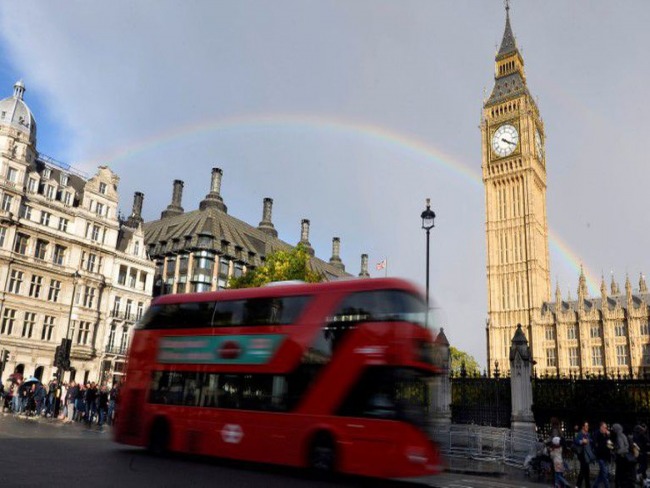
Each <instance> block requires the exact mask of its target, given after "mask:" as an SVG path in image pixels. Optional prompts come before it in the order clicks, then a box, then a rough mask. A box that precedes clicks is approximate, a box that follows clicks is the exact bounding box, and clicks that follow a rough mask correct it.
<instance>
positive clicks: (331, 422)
mask: <svg viewBox="0 0 650 488" xmlns="http://www.w3.org/2000/svg"><path fill="white" fill-rule="evenodd" d="M426 312H427V310H426V305H425V302H424V299H423V298H422V296H421V294H420V293H419V291H418V290H417V289H416V288H415V287H414V286H412V285H411V284H409V283H407V282H405V281H402V280H398V279H385V278H384V279H363V280H350V281H340V282H333V283H325V284H290V285H277V286H266V287H262V288H254V289H253V288H249V289H241V290H225V291H218V292H206V293H193V294H181V295H167V296H163V297H159V298H157V299H155V300H154V301H153V303H152V305H151V307H150V308H149V310H148V311H147V313H146V314H145V315H144V317H143V318H142V320H141V322H140V323H139V324H138V327H137V330H136V331H135V333H134V336H133V341H132V344H131V349H130V354H129V361H128V368H127V380H126V383H125V385H124V387H123V389H122V392H121V395H120V402H119V410H118V414H117V422H116V426H115V429H114V432H115V440H116V441H117V442H121V443H125V444H132V445H137V446H143V447H148V448H149V449H151V450H152V451H153V452H157V453H161V452H165V451H171V452H184V453H197V454H201V455H211V456H218V457H224V458H234V459H239V460H245V461H254V462H265V463H277V464H284V465H290V466H306V467H310V468H312V469H314V470H316V471H322V472H332V471H338V472H343V473H351V474H359V475H365V476H376V477H387V478H394V477H417V476H423V475H429V474H433V473H436V472H438V471H439V470H440V457H439V452H438V449H437V448H436V446H435V444H434V443H433V442H431V440H430V439H429V437H428V435H427V431H426V427H427V418H428V408H429V405H430V398H429V396H430V394H431V393H430V392H431V389H430V383H431V381H430V380H431V379H432V377H433V375H434V374H436V372H437V369H436V366H435V365H434V361H433V357H434V350H433V347H434V345H433V341H432V336H431V333H430V331H429V330H428V329H427V328H426V327H425V324H426V322H425V321H426Z"/></svg>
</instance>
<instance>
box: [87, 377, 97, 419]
mask: <svg viewBox="0 0 650 488" xmlns="http://www.w3.org/2000/svg"><path fill="white" fill-rule="evenodd" d="M95 400H97V386H96V385H95V382H92V383H90V384H89V385H88V387H87V388H86V394H85V397H84V403H85V404H86V425H88V426H90V424H92V422H93V417H94V415H95V412H96V411H97V405H96V403H95Z"/></svg>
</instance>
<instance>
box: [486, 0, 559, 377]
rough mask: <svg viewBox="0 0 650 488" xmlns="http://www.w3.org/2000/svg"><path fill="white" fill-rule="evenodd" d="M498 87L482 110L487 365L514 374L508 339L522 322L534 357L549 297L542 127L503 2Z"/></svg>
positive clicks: (498, 56)
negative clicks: (539, 323)
mask: <svg viewBox="0 0 650 488" xmlns="http://www.w3.org/2000/svg"><path fill="white" fill-rule="evenodd" d="M495 61H496V63H495V76H494V88H493V89H492V93H491V95H490V97H489V98H488V99H487V100H486V101H485V103H484V105H483V115H482V120H481V137H482V149H483V161H482V165H481V167H482V172H483V183H484V185H485V222H486V238H487V284H488V317H489V318H488V324H487V343H488V351H487V353H488V354H487V357H488V368H489V370H490V372H491V371H492V370H493V368H494V365H495V361H498V362H499V369H500V370H501V371H507V370H508V369H509V365H510V362H509V350H510V341H511V340H512V337H513V335H514V333H515V330H516V327H517V324H521V325H522V327H523V330H524V332H525V334H526V337H527V339H528V341H529V345H530V346H531V350H532V352H533V358H539V357H540V356H539V352H538V350H537V348H536V347H535V345H536V339H537V343H539V342H540V340H541V338H539V337H538V332H537V331H536V327H535V317H536V316H538V314H539V311H540V308H541V305H542V303H543V302H544V301H548V300H549V298H550V279H549V258H548V226H547V222H546V166H545V164H546V155H545V152H544V140H545V136H544V124H543V122H542V119H541V117H540V115H539V110H538V108H537V105H536V103H535V101H534V100H533V97H532V96H531V94H530V92H529V91H528V86H527V85H526V75H525V73H524V60H523V58H522V56H521V53H520V52H519V50H518V49H517V45H516V42H515V38H514V36H513V34H512V28H511V27H510V11H509V7H508V6H507V4H506V27H505V31H504V33H503V40H502V41H501V47H500V48H499V52H498V53H497V55H496V58H495Z"/></svg>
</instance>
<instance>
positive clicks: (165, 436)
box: [147, 418, 169, 456]
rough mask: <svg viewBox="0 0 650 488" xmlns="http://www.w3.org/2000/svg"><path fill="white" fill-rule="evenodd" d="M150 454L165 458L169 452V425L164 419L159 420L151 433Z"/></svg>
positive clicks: (154, 423) (155, 422) (154, 424)
mask: <svg viewBox="0 0 650 488" xmlns="http://www.w3.org/2000/svg"><path fill="white" fill-rule="evenodd" d="M147 447H148V449H149V452H150V453H151V454H154V455H156V456H164V455H165V454H167V452H168V451H169V424H168V423H167V421H166V420H165V419H163V418H157V419H156V420H154V422H153V424H152V425H151V431H150V432H149V445H148V446H147Z"/></svg>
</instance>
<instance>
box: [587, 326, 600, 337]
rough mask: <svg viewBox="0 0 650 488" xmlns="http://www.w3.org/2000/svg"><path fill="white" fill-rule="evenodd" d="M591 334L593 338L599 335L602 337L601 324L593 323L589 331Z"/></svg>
mask: <svg viewBox="0 0 650 488" xmlns="http://www.w3.org/2000/svg"><path fill="white" fill-rule="evenodd" d="M589 335H590V336H591V338H592V339H597V338H599V337H602V335H601V332H600V325H592V326H591V328H590V331H589Z"/></svg>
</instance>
